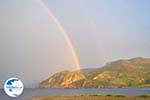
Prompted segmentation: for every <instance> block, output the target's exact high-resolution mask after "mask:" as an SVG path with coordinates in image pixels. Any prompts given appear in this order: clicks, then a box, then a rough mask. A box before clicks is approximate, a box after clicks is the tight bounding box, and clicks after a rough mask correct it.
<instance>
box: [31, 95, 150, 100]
mask: <svg viewBox="0 0 150 100" xmlns="http://www.w3.org/2000/svg"><path fill="white" fill-rule="evenodd" d="M31 100H150V95H146V94H143V95H140V96H135V97H129V96H124V95H111V94H107V95H104V94H93V95H81V96H55V97H33V98H32V99H31Z"/></svg>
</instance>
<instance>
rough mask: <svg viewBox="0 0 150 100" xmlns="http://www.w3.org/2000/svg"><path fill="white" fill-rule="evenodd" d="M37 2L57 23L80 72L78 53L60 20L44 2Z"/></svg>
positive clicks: (39, 0)
mask: <svg viewBox="0 0 150 100" xmlns="http://www.w3.org/2000/svg"><path fill="white" fill-rule="evenodd" d="M37 2H38V3H39V4H40V5H41V7H42V8H43V9H44V10H45V11H46V12H47V13H48V15H49V16H50V17H51V18H52V19H53V21H54V22H55V24H56V25H57V27H58V28H59V30H60V31H61V33H62V35H63V36H64V38H65V40H66V43H67V45H68V47H69V48H70V50H71V53H72V56H73V59H74V63H75V65H76V67H77V70H79V71H80V69H81V67H80V62H79V58H78V55H77V52H76V50H75V48H74V46H73V44H72V42H71V40H70V38H69V36H68V34H67V32H66V31H65V29H64V27H63V26H62V25H61V23H60V21H59V20H58V18H57V17H56V16H55V15H54V14H53V13H52V11H51V10H50V9H49V8H48V7H47V6H46V5H45V3H44V2H43V1H42V0H37Z"/></svg>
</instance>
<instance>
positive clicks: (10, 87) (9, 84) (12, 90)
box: [4, 78, 24, 97]
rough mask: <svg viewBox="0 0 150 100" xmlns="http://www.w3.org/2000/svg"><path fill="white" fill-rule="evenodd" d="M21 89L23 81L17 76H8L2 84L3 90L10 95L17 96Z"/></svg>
mask: <svg viewBox="0 0 150 100" xmlns="http://www.w3.org/2000/svg"><path fill="white" fill-rule="evenodd" d="M23 89H24V86H23V83H22V81H21V80H19V79H18V78H9V79H8V80H7V81H6V82H5V84H4V91H5V93H6V94H7V95H8V96H10V97H18V96H19V95H21V93H22V92H23Z"/></svg>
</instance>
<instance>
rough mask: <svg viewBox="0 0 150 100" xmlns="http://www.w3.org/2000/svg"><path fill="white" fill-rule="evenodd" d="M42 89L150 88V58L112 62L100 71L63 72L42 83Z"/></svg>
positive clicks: (99, 69)
mask: <svg viewBox="0 0 150 100" xmlns="http://www.w3.org/2000/svg"><path fill="white" fill-rule="evenodd" d="M39 87H41V88H104V87H107V88H111V87H120V88H121V87H150V58H141V57H139V58H133V59H128V60H118V61H115V62H111V63H109V64H107V65H106V66H104V67H102V68H98V69H96V70H95V69H93V70H92V69H91V68H90V71H89V70H88V69H86V72H85V73H80V72H78V71H62V72H59V73H56V74H54V75H53V76H51V77H50V78H49V79H47V80H45V81H43V82H41V83H40V85H39Z"/></svg>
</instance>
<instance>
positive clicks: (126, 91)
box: [0, 88, 150, 100]
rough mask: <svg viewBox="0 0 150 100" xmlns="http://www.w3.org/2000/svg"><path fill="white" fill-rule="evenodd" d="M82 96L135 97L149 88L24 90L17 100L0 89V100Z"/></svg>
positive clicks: (149, 89) (149, 92)
mask: <svg viewBox="0 0 150 100" xmlns="http://www.w3.org/2000/svg"><path fill="white" fill-rule="evenodd" d="M82 94H120V95H128V96H136V95H141V94H150V88H111V89H100V88H99V89H38V88H37V89H24V92H23V94H22V95H21V96H19V97H17V98H11V97H8V96H7V95H6V94H5V92H4V90H3V89H0V100H29V99H30V98H31V97H32V96H60V95H61V96H64V95H65V96H66V95H67V96H68V95H69V96H70V95H82Z"/></svg>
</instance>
